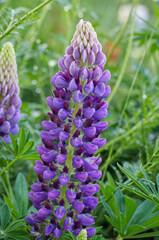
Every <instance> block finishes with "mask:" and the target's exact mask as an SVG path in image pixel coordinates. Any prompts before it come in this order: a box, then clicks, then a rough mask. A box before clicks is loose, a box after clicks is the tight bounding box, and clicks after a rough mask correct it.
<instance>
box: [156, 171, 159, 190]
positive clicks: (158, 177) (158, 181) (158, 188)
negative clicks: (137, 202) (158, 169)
mask: <svg viewBox="0 0 159 240" xmlns="http://www.w3.org/2000/svg"><path fill="white" fill-rule="evenodd" d="M156 184H157V190H158V193H159V173H158V174H157V176H156Z"/></svg>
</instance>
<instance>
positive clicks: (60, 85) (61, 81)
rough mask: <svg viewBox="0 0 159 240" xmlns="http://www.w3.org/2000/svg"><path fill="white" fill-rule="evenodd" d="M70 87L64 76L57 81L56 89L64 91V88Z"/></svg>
mask: <svg viewBox="0 0 159 240" xmlns="http://www.w3.org/2000/svg"><path fill="white" fill-rule="evenodd" d="M67 86H68V82H67V81H66V80H65V79H64V78H63V77H62V76H60V75H59V76H58V77H57V78H56V79H55V87H56V88H58V89H62V88H66V87H67Z"/></svg>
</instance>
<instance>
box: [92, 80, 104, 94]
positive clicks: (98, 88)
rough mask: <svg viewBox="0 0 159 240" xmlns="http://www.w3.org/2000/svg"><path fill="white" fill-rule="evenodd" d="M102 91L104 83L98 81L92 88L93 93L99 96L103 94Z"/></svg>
mask: <svg viewBox="0 0 159 240" xmlns="http://www.w3.org/2000/svg"><path fill="white" fill-rule="evenodd" d="M104 93H105V85H104V83H98V84H97V86H96V87H95V88H94V94H95V95H96V96H97V97H101V96H103V94H104Z"/></svg>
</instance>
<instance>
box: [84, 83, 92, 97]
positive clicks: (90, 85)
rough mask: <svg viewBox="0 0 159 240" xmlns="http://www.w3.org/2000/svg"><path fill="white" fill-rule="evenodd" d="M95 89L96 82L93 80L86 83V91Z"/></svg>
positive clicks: (88, 92)
mask: <svg viewBox="0 0 159 240" xmlns="http://www.w3.org/2000/svg"><path fill="white" fill-rule="evenodd" d="M93 90H94V84H93V82H92V81H90V82H89V83H87V84H85V85H84V91H85V93H86V94H90V93H92V92H93Z"/></svg>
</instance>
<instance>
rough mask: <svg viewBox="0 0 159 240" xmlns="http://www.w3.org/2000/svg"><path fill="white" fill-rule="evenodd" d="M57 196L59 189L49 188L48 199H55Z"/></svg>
mask: <svg viewBox="0 0 159 240" xmlns="http://www.w3.org/2000/svg"><path fill="white" fill-rule="evenodd" d="M59 196H60V191H59V190H56V189H54V190H50V191H49V192H48V199H49V200H50V201H52V200H55V199H56V198H58V197H59Z"/></svg>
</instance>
